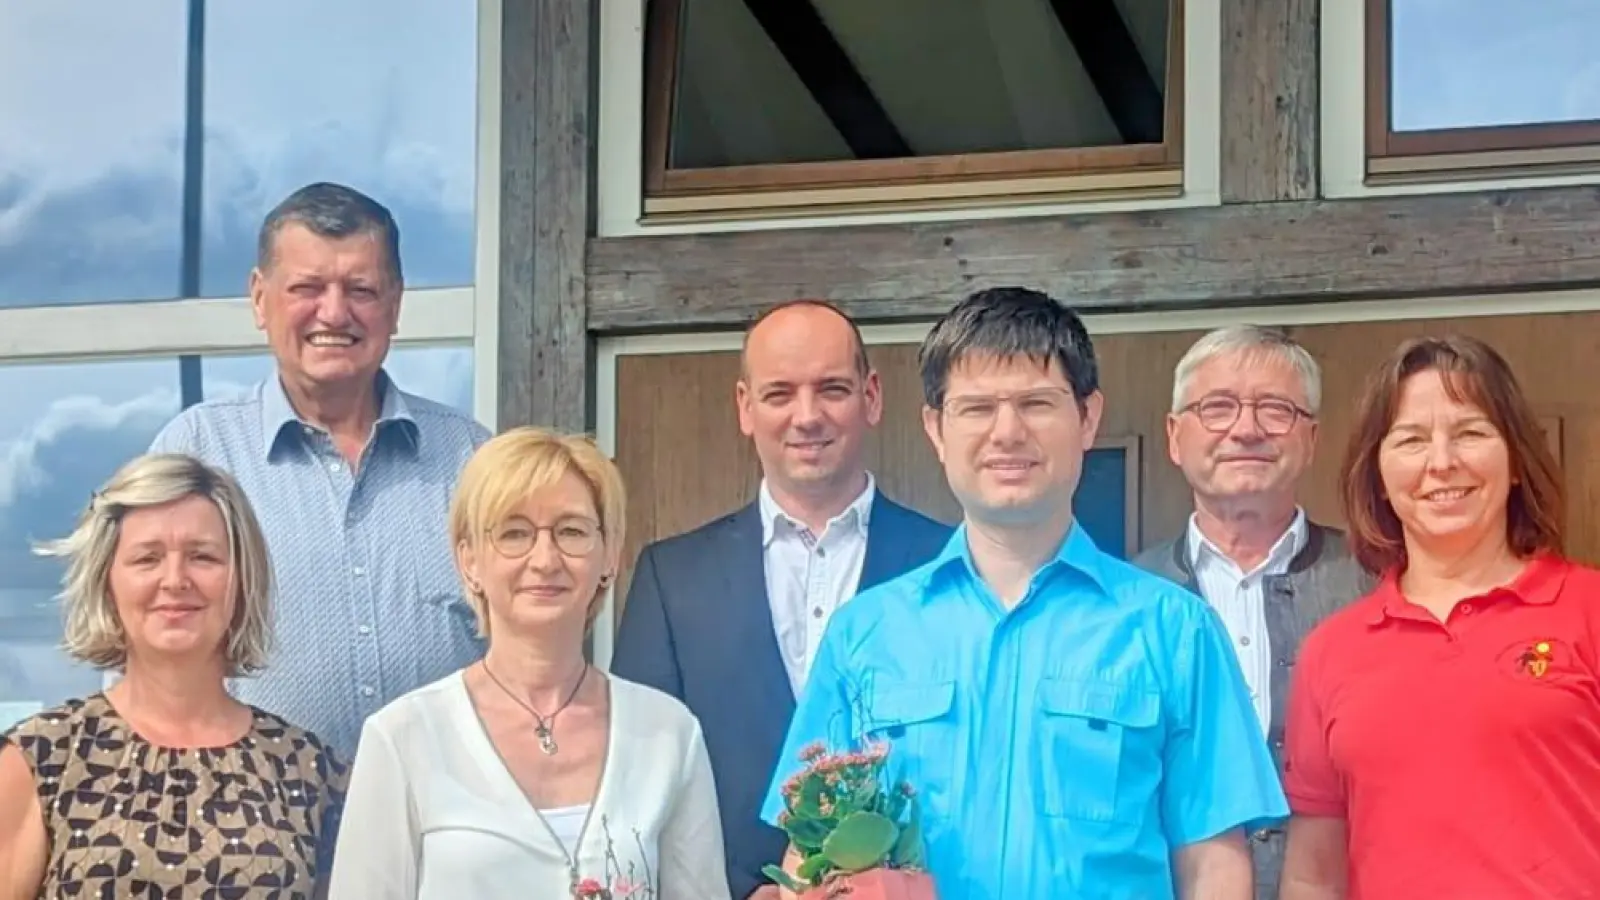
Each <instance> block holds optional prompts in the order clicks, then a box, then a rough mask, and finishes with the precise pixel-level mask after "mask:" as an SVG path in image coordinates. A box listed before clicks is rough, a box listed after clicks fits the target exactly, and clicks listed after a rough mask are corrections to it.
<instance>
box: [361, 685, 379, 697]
mask: <svg viewBox="0 0 1600 900" xmlns="http://www.w3.org/2000/svg"><path fill="white" fill-rule="evenodd" d="M376 693H378V692H377V691H375V690H373V689H372V688H371V687H368V686H365V685H363V686H362V688H361V696H363V697H371V696H373V695H374V694H376Z"/></svg>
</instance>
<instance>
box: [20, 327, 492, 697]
mask: <svg viewBox="0 0 1600 900" xmlns="http://www.w3.org/2000/svg"><path fill="white" fill-rule="evenodd" d="M272 366H273V364H272V358H271V357H270V356H268V355H266V354H250V355H243V356H211V357H205V358H203V359H202V360H201V365H200V368H201V372H202V374H203V379H204V392H205V395H206V397H208V398H215V397H225V396H230V395H236V394H238V393H242V392H243V391H246V390H249V388H250V387H251V386H253V385H254V384H255V383H256V382H258V381H260V380H261V379H262V378H264V377H266V376H268V375H269V374H271V372H272V370H273V367H272ZM388 371H389V372H390V374H391V375H392V376H393V377H394V379H395V382H396V383H397V384H399V385H400V386H401V387H403V388H405V389H406V390H407V391H410V392H411V393H414V394H420V395H421V396H424V397H427V398H429V399H431V400H437V401H439V402H440V403H444V404H447V405H449V406H453V407H455V408H457V409H460V410H461V411H463V412H465V413H467V414H469V415H470V414H471V412H472V351H471V348H470V347H465V346H450V345H439V346H400V347H396V348H395V349H394V350H392V351H391V352H390V355H389V362H388ZM178 384H179V367H178V364H177V362H176V361H175V360H172V359H152V360H119V361H112V362H89V363H58V364H50V365H33V366H23V365H12V366H0V729H4V727H5V726H6V725H7V724H8V722H9V721H11V720H14V719H16V718H18V717H20V716H22V715H26V714H28V713H30V712H32V711H35V710H37V709H39V708H41V707H47V706H50V705H53V704H55V703H58V702H60V701H61V700H63V699H65V698H67V697H71V696H81V695H83V694H84V693H86V692H92V691H94V690H96V689H98V687H99V685H100V676H99V674H98V673H96V672H95V671H93V670H92V669H89V668H87V667H84V666H80V665H76V664H74V663H72V662H71V661H70V660H69V659H68V658H67V657H66V656H65V655H64V654H63V653H62V652H61V649H60V645H61V609H60V605H59V603H58V602H57V601H56V599H55V594H56V592H57V591H58V590H59V589H60V579H61V573H62V566H61V564H60V562H59V561H57V560H54V559H45V558H40V557H38V556H35V555H34V554H33V552H32V549H31V548H32V545H33V542H35V541H39V540H44V539H48V538H54V537H60V536H62V535H64V534H66V533H67V532H68V531H70V530H71V528H72V526H73V524H74V522H75V521H76V519H77V516H78V514H79V513H80V512H81V511H82V510H83V507H84V504H85V503H86V502H87V501H88V498H89V494H90V492H91V491H93V490H94V489H95V488H96V487H98V486H99V485H100V484H101V483H102V482H103V481H104V480H105V479H106V478H107V477H108V476H110V474H111V473H112V472H113V471H115V470H116V468H117V467H118V466H120V465H121V464H122V463H124V462H126V461H127V460H128V459H130V458H132V457H134V456H137V455H139V454H140V453H142V452H144V451H145V450H146V449H147V448H148V447H149V445H150V441H151V440H152V439H153V438H154V437H155V435H156V432H158V431H159V430H160V429H161V427H162V426H163V425H165V424H166V423H167V422H168V421H169V420H170V419H171V418H172V417H173V416H174V415H176V414H177V413H178V410H179V407H180V404H179V390H178ZM440 527H443V523H440Z"/></svg>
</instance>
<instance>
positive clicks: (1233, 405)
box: [1180, 394, 1316, 437]
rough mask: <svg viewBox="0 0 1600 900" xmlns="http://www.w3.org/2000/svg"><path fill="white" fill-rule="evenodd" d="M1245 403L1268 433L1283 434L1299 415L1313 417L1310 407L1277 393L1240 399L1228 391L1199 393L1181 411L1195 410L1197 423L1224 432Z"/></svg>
mask: <svg viewBox="0 0 1600 900" xmlns="http://www.w3.org/2000/svg"><path fill="white" fill-rule="evenodd" d="M1247 406H1248V407H1250V408H1251V410H1252V412H1253V413H1254V416H1255V423H1256V427H1257V428H1259V429H1260V430H1261V433H1262V434H1265V435H1266V436H1267V437H1283V436H1284V435H1286V434H1288V433H1289V432H1290V431H1293V430H1294V426H1295V423H1297V422H1299V421H1300V418H1301V417H1302V416H1303V417H1305V418H1307V419H1313V418H1316V417H1315V416H1313V415H1312V414H1311V412H1310V411H1309V410H1304V409H1301V408H1300V407H1299V406H1296V405H1295V404H1294V403H1291V402H1290V401H1288V400H1284V399H1281V398H1278V397H1263V398H1261V399H1260V400H1240V399H1239V398H1238V397H1233V396H1230V395H1228V394H1212V395H1210V396H1207V397H1201V398H1200V399H1199V400H1196V401H1195V402H1193V403H1191V404H1189V405H1188V406H1185V407H1183V409H1181V410H1180V412H1192V413H1194V416H1195V418H1196V419H1198V420H1200V427H1202V428H1204V429H1205V430H1207V431H1210V432H1213V433H1215V434H1226V433H1227V432H1228V431H1230V430H1232V428H1233V426H1234V424H1235V423H1237V422H1238V421H1239V414H1240V413H1241V412H1243V411H1244V408H1245V407H1247Z"/></svg>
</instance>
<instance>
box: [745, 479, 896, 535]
mask: <svg viewBox="0 0 1600 900" xmlns="http://www.w3.org/2000/svg"><path fill="white" fill-rule="evenodd" d="M877 490H878V483H877V481H876V480H875V479H874V478H873V477H872V473H871V472H868V473H867V486H866V487H864V488H862V489H861V493H859V494H857V495H856V498H855V499H854V500H852V501H850V505H849V506H847V507H845V508H844V511H843V512H841V513H839V514H838V515H836V516H834V517H833V518H831V519H829V520H828V523H827V525H826V526H825V530H827V531H832V530H833V529H834V528H835V527H846V526H847V525H848V526H849V527H852V528H854V529H855V530H856V531H857V532H858V533H860V534H861V536H863V537H865V536H866V534H867V526H868V525H869V524H871V521H872V501H873V500H874V499H875V498H876V496H877ZM756 503H757V504H758V505H759V507H760V509H761V546H763V547H766V546H769V545H771V544H772V539H773V538H774V537H775V536H776V535H777V527H778V525H780V524H782V525H785V526H787V527H790V528H795V529H804V528H805V527H806V526H805V524H804V523H803V522H801V521H800V520H798V519H796V518H794V517H793V516H791V515H789V514H788V513H786V512H784V511H783V507H781V506H779V505H778V500H777V498H776V497H773V496H772V488H771V487H770V486H769V485H768V484H767V480H766V479H765V478H763V479H761V489H760V490H759V491H758V492H757V497H756ZM816 537H818V538H820V537H822V535H820V534H819V535H816Z"/></svg>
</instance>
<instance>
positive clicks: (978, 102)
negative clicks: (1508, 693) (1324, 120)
mask: <svg viewBox="0 0 1600 900" xmlns="http://www.w3.org/2000/svg"><path fill="white" fill-rule="evenodd" d="M811 5H812V6H814V7H815V9H816V12H817V14H818V18H819V20H820V21H818V22H813V23H811V24H810V25H807V24H805V23H804V22H802V21H801V20H800V19H798V18H790V17H789V16H787V15H785V14H781V13H771V12H770V11H771V10H772V9H773V8H775V7H779V6H781V4H764V5H763V6H764V7H766V8H767V9H768V10H769V15H773V16H775V17H774V18H771V19H769V20H767V21H765V22H764V21H762V20H761V19H758V18H757V17H756V15H755V14H753V13H752V12H751V7H752V6H753V4H746V3H744V2H742V0H683V18H682V20H681V22H680V23H679V28H680V32H679V33H680V41H681V48H680V49H681V52H680V59H681V62H680V64H679V70H678V78H677V85H676V93H677V96H676V98H675V103H674V121H673V123H672V134H671V141H670V145H671V150H670V156H671V159H670V162H669V165H670V166H671V167H672V168H702V167H714V166H730V165H754V164H762V163H795V162H808V161H823V160H842V159H855V158H872V157H874V156H875V157H878V158H883V157H890V156H900V157H905V156H912V157H920V156H941V155H949V154H961V153H988V152H998V151H1008V150H1036V149H1047V148H1061V147H1099V146H1117V145H1121V144H1132V143H1160V142H1161V140H1162V126H1163V110H1164V100H1163V98H1164V97H1165V95H1166V70H1167V64H1168V60H1167V31H1168V22H1169V18H1170V15H1171V12H1170V9H1169V5H1170V4H1169V0H1115V2H1113V3H1102V4H1071V3H1064V4H1063V3H1045V2H1040V0H989V2H981V3H980V2H950V3H938V4H937V9H936V10H930V8H929V6H928V0H873V2H870V3H862V2H860V0H814V2H813V3H812V4H811ZM790 6H791V7H792V8H804V7H805V6H806V5H805V4H791V5H790ZM831 45H836V46H837V51H838V52H837V55H829V54H827V53H824V52H823V51H821V49H820V48H821V47H823V46H831ZM795 62H798V63H799V64H798V65H795V64H794V63H795ZM808 70H810V71H809V75H808V74H807V71H808ZM856 76H859V77H856ZM808 79H809V80H808ZM880 110H881V112H880ZM885 133H889V134H897V135H898V136H899V138H900V139H901V142H902V144H903V146H902V147H901V151H902V152H892V153H869V152H865V151H864V150H863V148H864V147H865V146H867V145H876V146H878V147H880V148H882V147H883V146H885V145H886V144H885V142H883V141H881V140H879V139H878V138H875V137H874V135H879V136H881V135H882V134H885ZM888 143H893V142H892V141H891V142H888Z"/></svg>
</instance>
